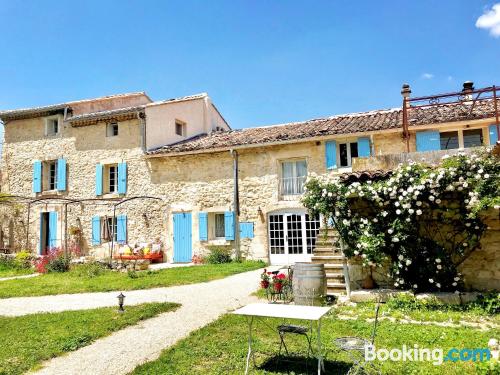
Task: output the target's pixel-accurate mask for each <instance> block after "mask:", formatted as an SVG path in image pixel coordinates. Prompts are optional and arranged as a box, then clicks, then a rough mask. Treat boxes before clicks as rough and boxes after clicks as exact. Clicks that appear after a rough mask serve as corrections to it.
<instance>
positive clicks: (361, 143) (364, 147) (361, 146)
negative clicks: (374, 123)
mask: <svg viewBox="0 0 500 375" xmlns="http://www.w3.org/2000/svg"><path fill="white" fill-rule="evenodd" d="M370 155H371V147H370V138H368V137H363V138H358V157H360V158H367V157H370Z"/></svg>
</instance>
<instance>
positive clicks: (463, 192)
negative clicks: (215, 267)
mask: <svg viewBox="0 0 500 375" xmlns="http://www.w3.org/2000/svg"><path fill="white" fill-rule="evenodd" d="M499 175H500V163H499V160H498V159H497V158H495V157H494V156H493V155H491V154H489V153H487V152H483V153H480V154H475V155H464V154H459V155H456V156H453V157H445V158H444V159H443V161H442V163H441V165H440V166H437V167H432V166H428V165H424V164H418V163H413V162H410V163H409V164H408V165H400V166H399V167H398V168H396V170H394V171H393V174H392V176H391V177H390V178H386V179H384V180H382V181H377V182H372V181H367V182H366V183H359V182H354V183H352V184H349V183H347V182H345V181H343V180H341V179H340V178H338V177H334V178H332V179H328V178H327V179H319V178H313V179H311V180H309V181H308V182H307V183H306V193H305V195H304V197H303V203H304V205H305V206H306V207H307V208H308V209H309V210H310V211H311V212H313V213H320V214H323V215H324V216H325V217H327V218H331V219H332V220H333V225H334V226H335V229H336V230H337V231H338V232H339V234H340V238H341V239H342V246H343V252H344V254H345V255H346V256H347V257H348V258H359V259H360V260H361V261H362V263H363V265H364V266H366V267H382V264H383V263H385V262H387V261H389V262H390V263H391V267H390V275H389V276H391V277H392V278H393V280H394V286H395V287H396V288H401V289H413V290H415V291H457V290H460V288H461V287H462V285H463V280H462V277H461V275H460V274H459V273H458V272H457V270H456V266H457V265H458V264H460V263H461V262H462V261H463V260H464V259H465V258H467V257H468V256H469V255H470V253H471V252H472V251H473V250H474V249H475V248H476V246H477V245H478V243H479V240H480V238H481V235H482V234H483V231H484V230H485V229H486V226H485V225H484V224H483V223H482V221H481V219H480V216H479V213H480V212H481V211H482V210H484V209H485V208H488V207H497V208H498V207H500V204H497V203H500V202H499V200H500V178H499Z"/></svg>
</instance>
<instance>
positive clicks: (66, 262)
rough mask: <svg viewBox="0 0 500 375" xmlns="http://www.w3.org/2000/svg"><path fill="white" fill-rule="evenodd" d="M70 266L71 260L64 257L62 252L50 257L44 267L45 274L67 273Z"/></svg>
mask: <svg viewBox="0 0 500 375" xmlns="http://www.w3.org/2000/svg"><path fill="white" fill-rule="evenodd" d="M70 265H71V258H70V257H69V256H66V254H64V252H60V253H58V254H57V255H56V256H54V257H51V258H50V259H49V261H48V263H47V264H46V265H45V269H46V270H47V272H68V271H69V268H70Z"/></svg>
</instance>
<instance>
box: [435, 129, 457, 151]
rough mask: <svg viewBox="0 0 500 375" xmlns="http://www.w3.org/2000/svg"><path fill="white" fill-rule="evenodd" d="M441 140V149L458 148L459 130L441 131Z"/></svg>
mask: <svg viewBox="0 0 500 375" xmlns="http://www.w3.org/2000/svg"><path fill="white" fill-rule="evenodd" d="M439 137H440V140H441V150H451V149H454V148H458V132H444V133H439Z"/></svg>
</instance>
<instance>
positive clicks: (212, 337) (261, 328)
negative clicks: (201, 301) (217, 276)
mask: <svg viewBox="0 0 500 375" xmlns="http://www.w3.org/2000/svg"><path fill="white" fill-rule="evenodd" d="M368 310H371V316H373V305H372V304H367V305H364V306H362V308H361V312H362V314H364V313H365V312H367V311H368ZM383 311H384V313H385V316H391V315H392V314H391V312H389V311H387V310H383ZM349 313H351V315H352V309H351V308H339V309H337V310H335V311H333V312H332V313H331V314H330V315H329V316H327V317H326V318H325V319H324V321H323V329H322V342H323V347H324V349H325V351H326V361H325V365H326V374H345V373H347V371H348V369H349V367H350V365H351V361H350V359H349V357H348V356H346V355H345V354H340V353H338V352H336V351H335V350H334V345H333V339H334V338H336V337H341V336H361V337H370V334H371V330H372V327H373V324H372V323H369V322H366V320H364V319H359V320H340V319H338V318H337V314H343V315H346V314H349ZM462 314H463V315H464V319H465V320H469V321H480V318H479V317H478V316H477V315H475V314H474V313H472V314H469V313H467V312H464V313H462ZM409 317H412V318H417V317H422V314H419V313H418V312H415V315H413V313H412V312H410V313H409ZM264 323H265V324H264ZM280 323H281V320H277V319H266V320H264V321H262V320H259V323H257V327H258V328H257V331H256V332H257V334H256V337H255V339H256V344H255V349H256V350H257V352H260V354H258V355H257V356H256V359H257V366H258V369H257V370H256V371H253V372H252V373H256V374H265V373H273V374H286V373H289V372H287V370H293V372H292V373H295V374H303V373H314V366H315V363H314V362H312V361H311V362H310V364H309V367H308V369H307V371H306V368H305V366H297V365H295V367H292V368H289V367H288V366H290V364H286V363H284V362H280V363H278V364H277V363H276V357H275V354H277V350H278V348H279V339H278V335H277V333H276V331H275V330H271V328H273V327H276V326H277V325H278V324H280ZM299 324H300V323H299ZM301 324H303V323H301ZM499 334H500V332H499V330H498V329H496V330H490V331H481V330H478V329H473V328H462V327H461V328H447V327H439V326H436V325H421V324H420V325H419V324H402V323H397V322H390V321H388V320H382V321H381V322H380V325H379V328H378V332H377V338H376V341H375V344H376V346H377V347H378V348H387V349H392V348H401V347H402V345H403V344H406V345H407V346H410V347H413V345H414V344H418V345H419V347H428V348H443V349H450V348H454V347H456V348H483V347H486V345H487V342H488V340H489V339H490V338H492V337H498V336H499ZM287 344H288V346H289V349H291V350H292V351H294V350H295V351H299V352H302V353H305V351H304V349H305V348H306V347H305V345H304V344H305V339H304V338H303V337H298V338H295V337H291V336H288V337H287ZM246 351H247V325H246V322H245V319H244V318H243V317H238V316H233V315H225V316H223V317H222V318H220V319H219V320H217V321H215V322H213V323H212V324H210V325H208V326H206V327H204V328H202V329H200V330H198V331H195V332H193V333H192V334H191V335H190V336H189V337H187V338H186V339H184V340H182V341H180V342H179V343H178V344H177V345H175V346H173V347H172V348H170V349H167V350H165V351H164V352H163V353H162V355H161V357H160V358H159V359H158V360H156V361H153V362H149V363H146V364H144V365H142V366H139V367H138V368H136V369H135V371H134V374H135V375H138V374H193V373H197V374H237V373H243V372H244V365H245V356H246ZM266 353H267V354H266ZM272 353H274V355H273V354H272ZM377 365H378V366H381V370H382V373H383V374H457V375H458V374H460V375H464V374H475V373H476V372H475V371H476V370H475V364H474V363H473V362H461V363H451V362H445V363H444V364H443V365H441V366H435V365H433V364H432V363H431V362H391V361H387V362H381V363H377ZM292 366H294V365H293V364H292Z"/></svg>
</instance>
